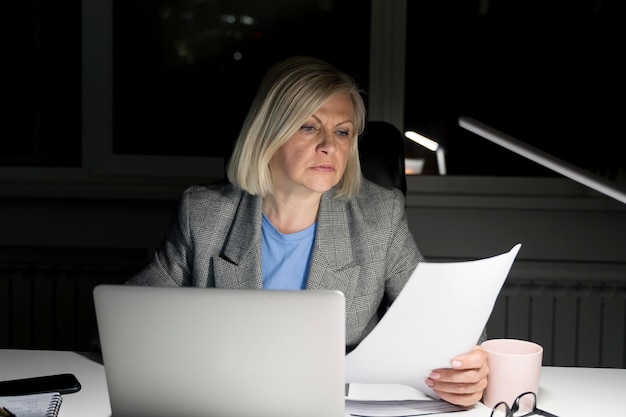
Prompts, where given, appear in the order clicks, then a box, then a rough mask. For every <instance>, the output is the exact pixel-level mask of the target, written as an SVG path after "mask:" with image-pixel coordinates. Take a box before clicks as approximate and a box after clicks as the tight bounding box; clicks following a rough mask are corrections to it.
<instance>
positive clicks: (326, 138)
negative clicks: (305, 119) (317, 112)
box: [317, 129, 336, 153]
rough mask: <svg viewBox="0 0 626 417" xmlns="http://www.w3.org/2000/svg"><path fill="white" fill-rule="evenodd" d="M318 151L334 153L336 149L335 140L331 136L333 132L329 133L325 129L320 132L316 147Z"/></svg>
mask: <svg viewBox="0 0 626 417" xmlns="http://www.w3.org/2000/svg"><path fill="white" fill-rule="evenodd" d="M317 148H318V150H319V151H321V152H324V153H331V152H334V151H335V149H336V145H335V138H334V136H333V132H330V131H328V130H326V129H321V130H320V142H319V144H318V145H317Z"/></svg>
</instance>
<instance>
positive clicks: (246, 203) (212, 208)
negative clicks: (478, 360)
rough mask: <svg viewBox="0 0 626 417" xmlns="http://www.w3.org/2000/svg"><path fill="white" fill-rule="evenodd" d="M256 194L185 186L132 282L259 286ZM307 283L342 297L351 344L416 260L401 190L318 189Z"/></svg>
mask: <svg viewBox="0 0 626 417" xmlns="http://www.w3.org/2000/svg"><path fill="white" fill-rule="evenodd" d="M261 202H262V199H261V198H260V197H257V196H253V195H250V194H248V193H246V192H245V191H242V190H241V189H239V188H237V187H235V186H233V185H231V184H227V183H216V184H209V185H202V186H200V185H196V186H191V187H189V188H188V189H187V190H185V192H184V193H183V194H182V196H181V198H180V201H179V207H178V212H177V215H176V216H175V218H174V219H173V221H172V224H171V225H170V228H169V230H168V232H167V234H166V236H165V239H164V241H163V242H162V244H161V246H160V247H159V248H158V249H157V251H156V252H155V254H154V258H153V260H152V262H151V263H150V264H149V265H148V266H146V268H145V269H143V270H142V271H141V272H139V273H138V274H137V275H135V276H134V277H132V278H131V279H130V280H128V281H127V284H133V285H154V286H195V287H222V288H256V289H261V288H262V277H261ZM311 256H312V258H311V265H310V270H309V275H308V280H307V285H306V288H307V290H326V289H331V290H339V291H342V292H343V293H344V295H345V297H346V345H347V346H348V349H349V350H350V349H351V348H352V347H354V346H356V345H357V344H358V343H359V342H360V341H361V340H363V338H364V337H365V336H366V335H367V334H368V333H369V332H370V331H371V329H372V328H373V327H374V326H375V325H376V323H377V322H378V309H379V306H380V305H381V302H382V300H383V296H386V299H387V300H388V301H389V302H392V301H393V300H394V299H395V298H396V296H397V295H398V293H399V292H400V290H401V289H402V287H403V286H404V284H405V282H406V281H407V279H408V278H409V276H410V275H411V273H412V272H413V270H414V269H415V268H416V266H417V263H418V262H419V261H421V260H422V255H421V254H420V252H419V250H418V249H417V246H416V244H415V241H414V239H413V236H412V235H411V232H410V231H409V228H408V223H407V218H406V212H405V200H404V196H403V195H402V193H401V192H400V191H399V190H395V189H394V190H389V189H386V188H382V187H380V186H378V185H376V184H374V183H372V182H369V181H367V180H364V182H363V185H362V188H361V192H360V194H359V196H357V197H356V198H353V199H350V200H341V199H338V198H333V190H330V191H329V192H327V193H325V194H324V195H323V196H322V201H321V206H320V210H319V216H318V222H317V231H316V235H315V241H314V246H313V252H312V255H311Z"/></svg>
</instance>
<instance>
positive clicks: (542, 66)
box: [405, 0, 626, 179]
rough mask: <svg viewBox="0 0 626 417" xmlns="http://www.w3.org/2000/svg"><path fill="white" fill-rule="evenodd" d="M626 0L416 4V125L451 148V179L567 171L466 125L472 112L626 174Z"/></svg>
mask: <svg viewBox="0 0 626 417" xmlns="http://www.w3.org/2000/svg"><path fill="white" fill-rule="evenodd" d="M618 3H619V2H618V1H603V2H596V1H577V2H569V1H559V2H525V1H495V0H492V1H475V2H468V1H463V0H442V1H437V2H428V3H427V2H421V1H409V2H408V24H407V31H408V35H407V61H406V62H407V67H406V73H407V74H410V76H407V80H406V88H407V94H406V106H405V122H406V127H407V128H410V129H414V130H418V131H421V132H422V133H423V134H426V135H431V136H432V138H433V139H436V140H439V141H441V142H442V143H443V145H444V147H445V149H446V151H447V168H448V173H449V174H461V175H473V174H478V175H531V176H534V175H547V176H553V175H558V174H554V173H552V172H551V171H548V170H547V169H544V168H542V167H541V166H539V165H537V164H535V163H534V162H531V161H527V160H525V159H524V158H522V157H520V156H517V155H516V154H514V153H512V152H510V151H508V150H506V149H503V148H499V147H498V145H495V144H492V143H491V142H489V141H487V140H486V139H483V138H481V137H479V136H476V135H474V134H473V133H470V132H467V131H465V130H464V129H461V128H460V127H458V126H457V120H458V117H459V116H467V117H473V118H474V119H477V120H479V121H481V122H483V123H485V124H487V125H490V126H492V127H494V128H496V129H499V130H501V131H503V132H504V133H507V134H509V135H511V136H513V137H516V138H517V139H520V140H522V141H524V142H526V143H528V144H530V145H532V146H534V147H537V148H539V149H541V150H543V151H545V152H548V153H550V154H552V155H554V156H556V157H558V158H561V159H563V160H566V161H568V162H570V163H572V164H575V165H577V166H579V167H581V168H585V169H588V170H590V171H593V172H595V173H596V174H601V175H604V176H606V177H608V178H609V179H615V178H616V177H618V175H621V176H623V171H624V168H625V156H624V155H625V154H624V152H622V151H620V146H621V145H620V142H623V138H624V134H623V133H622V132H623V127H622V126H621V123H620V121H621V119H622V117H621V114H620V113H618V111H619V110H618V107H617V106H615V105H614V103H616V102H621V101H622V99H623V97H624V93H625V92H626V91H625V89H624V75H623V74H624V73H625V70H626V68H625V66H624V63H623V60H622V59H621V58H620V55H621V53H620V52H619V51H623V50H624V46H625V45H624V40H623V39H626V37H624V36H623V35H624V29H623V28H624V26H623V24H622V21H623V17H624V16H623V12H622V10H623V8H618V7H617V6H618ZM618 9H619V10H618ZM415 148H418V147H417V145H416V146H415ZM412 152H415V153H416V154H421V153H423V151H421V150H415V149H413V150H412ZM431 172H432V171H431ZM620 172H621V174H619V173H620ZM435 173H436V168H435Z"/></svg>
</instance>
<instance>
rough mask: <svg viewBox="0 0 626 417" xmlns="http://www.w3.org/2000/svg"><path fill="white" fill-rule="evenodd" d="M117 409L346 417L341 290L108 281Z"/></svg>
mask: <svg viewBox="0 0 626 417" xmlns="http://www.w3.org/2000/svg"><path fill="white" fill-rule="evenodd" d="M93 296H94V302H95V308H96V317H97V322H98V331H99V334H100V343H101V347H102V355H103V361H104V366H105V373H106V378H107V387H108V390H109V399H110V403H111V410H112V413H113V417H134V416H137V417H139V416H141V417H145V416H153V417H166V416H167V417H171V416H178V417H185V416H186V417H198V416H203V417H204V416H219V417H252V416H254V417H320V416H324V417H334V416H337V417H343V416H344V394H345V392H344V391H345V388H344V387H345V386H344V370H345V366H344V363H345V299H344V296H343V294H342V293H341V292H339V291H311V290H307V291H276V290H242V289H239V290H236V289H221V288H190V287H183V288H165V287H145V286H129V285H99V286H96V288H95V289H94V292H93Z"/></svg>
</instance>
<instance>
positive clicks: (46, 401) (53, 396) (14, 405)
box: [0, 392, 63, 417]
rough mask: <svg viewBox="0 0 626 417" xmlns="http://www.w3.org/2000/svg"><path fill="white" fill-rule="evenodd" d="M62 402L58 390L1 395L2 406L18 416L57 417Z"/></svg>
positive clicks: (0, 403) (0, 402)
mask: <svg viewBox="0 0 626 417" xmlns="http://www.w3.org/2000/svg"><path fill="white" fill-rule="evenodd" d="M62 402H63V397H62V396H61V394H59V393H58V392H45V393H42V394H27V395H13V396H10V397H6V396H5V397H0V406H1V407H2V408H4V410H6V411H9V412H11V413H12V414H14V415H16V416H17V417H57V416H58V415H59V409H60V408H61V403H62Z"/></svg>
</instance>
